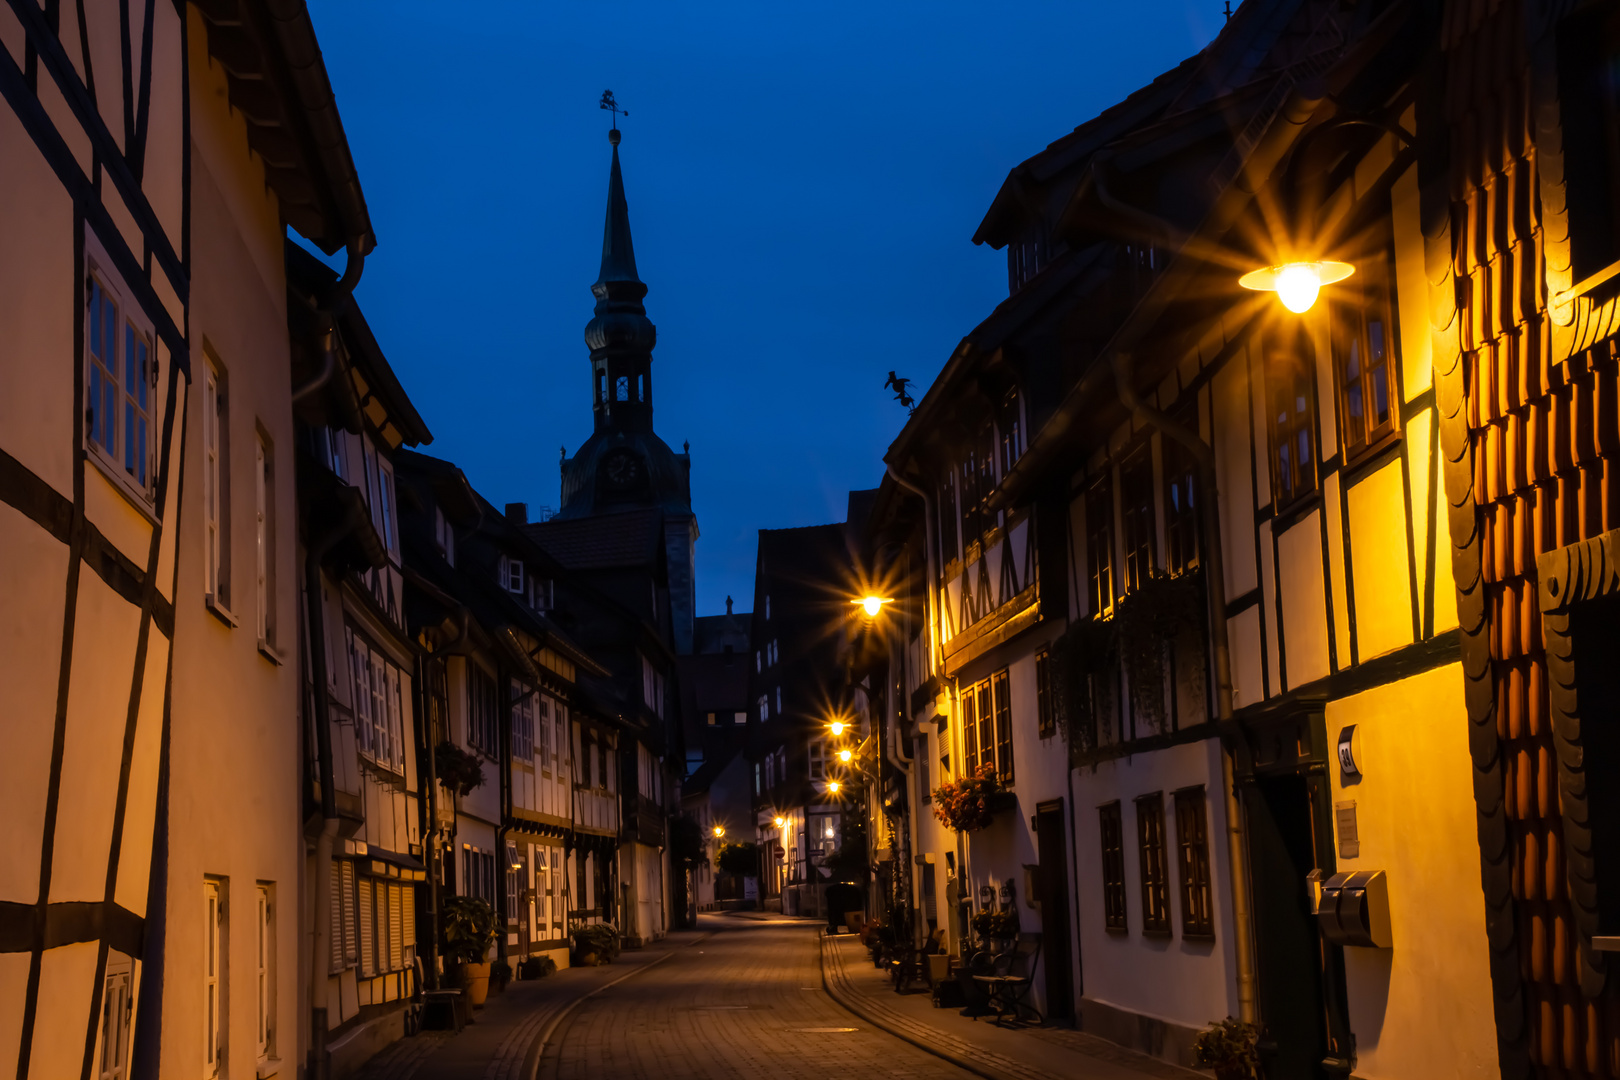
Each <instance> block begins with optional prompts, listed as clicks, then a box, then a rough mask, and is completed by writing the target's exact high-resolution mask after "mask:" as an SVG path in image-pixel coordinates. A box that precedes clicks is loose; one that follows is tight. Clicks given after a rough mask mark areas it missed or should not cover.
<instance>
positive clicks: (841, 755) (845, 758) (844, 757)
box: [838, 750, 855, 765]
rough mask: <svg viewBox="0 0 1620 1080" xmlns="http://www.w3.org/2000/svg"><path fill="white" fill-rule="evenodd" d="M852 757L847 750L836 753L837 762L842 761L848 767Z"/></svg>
mask: <svg viewBox="0 0 1620 1080" xmlns="http://www.w3.org/2000/svg"><path fill="white" fill-rule="evenodd" d="M854 757H855V755H854V754H853V753H851V752H850V751H848V750H840V751H838V760H839V761H842V762H843V763H844V764H845V765H848V764H849V763H850V761H851V760H852V759H853V758H854Z"/></svg>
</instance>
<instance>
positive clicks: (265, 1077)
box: [254, 1058, 281, 1080]
mask: <svg viewBox="0 0 1620 1080" xmlns="http://www.w3.org/2000/svg"><path fill="white" fill-rule="evenodd" d="M280 1072H281V1059H280V1058H265V1059H264V1060H263V1061H261V1062H259V1064H258V1067H257V1068H256V1069H255V1070H254V1076H256V1077H257V1078H258V1080H270V1078H271V1077H272V1076H276V1075H278V1074H279V1073H280Z"/></svg>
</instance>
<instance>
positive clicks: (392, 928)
mask: <svg viewBox="0 0 1620 1080" xmlns="http://www.w3.org/2000/svg"><path fill="white" fill-rule="evenodd" d="M404 892H405V890H404V888H402V887H401V886H399V885H390V886H388V967H389V969H390V970H392V971H398V970H399V969H400V968H402V967H404V966H405V926H404V922H405V897H404Z"/></svg>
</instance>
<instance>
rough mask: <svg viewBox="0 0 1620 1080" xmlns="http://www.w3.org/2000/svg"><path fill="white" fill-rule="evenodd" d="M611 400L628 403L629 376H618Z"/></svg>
mask: <svg viewBox="0 0 1620 1080" xmlns="http://www.w3.org/2000/svg"><path fill="white" fill-rule="evenodd" d="M613 399H614V400H615V401H629V400H630V376H628V375H620V376H619V379H618V383H617V385H616V386H615V387H614V391H613Z"/></svg>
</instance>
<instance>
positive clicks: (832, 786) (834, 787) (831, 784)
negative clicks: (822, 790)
mask: <svg viewBox="0 0 1620 1080" xmlns="http://www.w3.org/2000/svg"><path fill="white" fill-rule="evenodd" d="M841 786H842V785H840V784H839V783H838V781H836V780H829V781H827V790H828V791H830V792H832V793H833V794H834V795H836V794H838V789H839V787H841Z"/></svg>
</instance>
